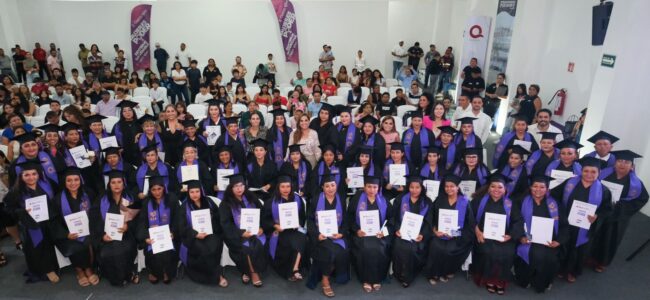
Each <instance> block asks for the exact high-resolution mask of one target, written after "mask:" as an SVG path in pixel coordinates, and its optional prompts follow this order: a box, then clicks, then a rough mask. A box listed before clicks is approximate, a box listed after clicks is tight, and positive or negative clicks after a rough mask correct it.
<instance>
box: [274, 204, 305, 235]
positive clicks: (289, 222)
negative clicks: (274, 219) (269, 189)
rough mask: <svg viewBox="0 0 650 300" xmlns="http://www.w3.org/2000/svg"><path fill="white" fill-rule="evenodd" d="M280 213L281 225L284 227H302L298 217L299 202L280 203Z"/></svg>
mask: <svg viewBox="0 0 650 300" xmlns="http://www.w3.org/2000/svg"><path fill="white" fill-rule="evenodd" d="M278 214H279V217H280V227H281V228H282V229H293V228H298V227H300V219H299V218H298V203H296V202H288V203H280V204H278Z"/></svg>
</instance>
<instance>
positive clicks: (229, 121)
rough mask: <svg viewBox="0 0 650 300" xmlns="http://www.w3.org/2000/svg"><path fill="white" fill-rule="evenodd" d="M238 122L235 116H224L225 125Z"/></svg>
mask: <svg viewBox="0 0 650 300" xmlns="http://www.w3.org/2000/svg"><path fill="white" fill-rule="evenodd" d="M238 122H239V117H237V116H234V117H229V118H226V126H228V125H230V124H238Z"/></svg>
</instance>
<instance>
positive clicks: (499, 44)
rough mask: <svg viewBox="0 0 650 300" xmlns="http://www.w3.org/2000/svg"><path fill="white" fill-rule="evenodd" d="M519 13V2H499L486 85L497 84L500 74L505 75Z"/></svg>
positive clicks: (504, 0) (510, 0)
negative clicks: (513, 30)
mask: <svg viewBox="0 0 650 300" xmlns="http://www.w3.org/2000/svg"><path fill="white" fill-rule="evenodd" d="M516 13H517V0H499V6H498V8H497V20H496V23H495V25H494V36H493V40H492V52H491V54H490V70H489V72H488V78H487V81H486V83H488V82H490V83H491V82H495V81H496V79H497V75H498V74H499V73H505V72H506V67H507V66H508V54H509V53H510V40H511V38H512V26H513V23H514V22H515V14H516Z"/></svg>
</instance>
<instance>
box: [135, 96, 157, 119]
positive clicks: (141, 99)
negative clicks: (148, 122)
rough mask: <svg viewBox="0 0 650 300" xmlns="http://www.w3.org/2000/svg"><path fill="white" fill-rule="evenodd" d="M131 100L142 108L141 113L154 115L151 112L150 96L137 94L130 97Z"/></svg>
mask: <svg viewBox="0 0 650 300" xmlns="http://www.w3.org/2000/svg"><path fill="white" fill-rule="evenodd" d="M131 101H133V102H136V103H138V106H139V107H140V109H141V110H142V112H143V113H145V114H149V115H152V116H153V115H154V113H153V107H151V97H149V96H137V97H133V98H131Z"/></svg>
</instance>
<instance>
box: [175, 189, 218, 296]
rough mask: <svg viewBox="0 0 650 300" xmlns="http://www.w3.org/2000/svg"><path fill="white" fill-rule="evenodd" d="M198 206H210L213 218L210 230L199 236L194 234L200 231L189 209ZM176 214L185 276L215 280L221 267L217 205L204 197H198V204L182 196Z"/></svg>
mask: <svg viewBox="0 0 650 300" xmlns="http://www.w3.org/2000/svg"><path fill="white" fill-rule="evenodd" d="M222 203H223V202H222ZM199 209H209V210H210V217H211V222H212V234H211V235H208V236H206V237H205V238H204V239H202V240H200V239H197V238H196V235H197V234H199V233H198V232H197V231H196V230H194V229H193V228H192V213H191V212H192V211H195V210H199ZM176 216H177V218H176V220H175V222H176V229H177V230H178V234H179V241H180V243H181V244H180V245H179V248H178V249H179V254H180V259H181V262H182V263H183V265H184V266H185V272H186V273H187V276H189V277H190V279H191V280H192V281H196V282H199V283H203V284H218V283H219V276H221V275H222V274H223V269H222V267H221V253H222V252H223V230H222V229H221V221H220V213H219V207H218V206H217V205H216V204H214V203H213V202H212V201H211V200H210V199H208V198H207V197H202V198H201V206H200V207H198V206H196V205H195V204H194V202H192V201H191V200H189V199H185V201H183V203H182V204H181V206H180V209H179V213H178V214H177V215H176Z"/></svg>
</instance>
